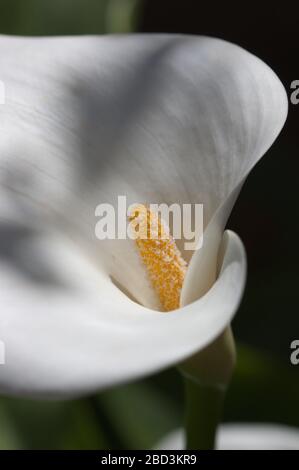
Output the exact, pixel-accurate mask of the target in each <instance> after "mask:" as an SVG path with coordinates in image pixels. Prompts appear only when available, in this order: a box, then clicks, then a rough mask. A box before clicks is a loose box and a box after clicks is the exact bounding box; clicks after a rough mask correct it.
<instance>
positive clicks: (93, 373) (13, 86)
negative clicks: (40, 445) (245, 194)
mask: <svg viewBox="0 0 299 470" xmlns="http://www.w3.org/2000/svg"><path fill="white" fill-rule="evenodd" d="M0 79H1V80H2V81H3V82H4V83H5V87H6V104H5V105H3V106H1V107H0V235H1V240H2V242H1V251H0V286H1V287H0V328H1V330H0V331H1V333H0V339H2V340H3V341H4V342H5V346H6V364H5V365H4V366H0V386H1V388H2V390H4V391H6V392H11V393H28V394H36V395H41V396H44V395H53V396H54V395H55V396H59V395H65V394H70V395H74V394H80V393H83V392H86V391H91V390H96V389H98V388H100V387H104V386H109V385H111V384H113V383H116V382H120V381H123V380H128V379H130V378H133V377H137V376H139V375H144V374H146V373H150V372H153V371H155V370H157V369H160V368H162V367H166V366H168V365H170V364H172V363H175V362H177V361H179V360H182V359H184V358H185V357H187V356H188V355H190V354H191V353H192V352H194V351H196V350H199V349H200V348H202V347H204V346H206V345H207V344H208V343H209V342H210V341H212V340H213V339H214V338H215V337H216V336H217V335H218V334H219V333H220V332H221V331H222V330H223V329H224V328H225V326H226V325H227V324H228V323H229V322H230V320H231V318H232V316H233V315H234V313H235V311H236V309H237V306H238V303H239V300H240V296H241V293H242V290H243V285H244V279H245V256H244V251H243V248H242V244H241V242H240V241H239V239H238V238H237V237H236V235H234V234H232V233H229V234H227V235H226V237H225V241H224V245H223V246H224V248H223V251H224V260H223V264H221V265H220V266H219V269H220V275H219V279H218V280H217V282H215V284H214V285H213V287H212V288H211V289H210V290H209V291H208V292H207V294H206V295H205V296H204V297H202V298H201V299H200V300H198V301H196V302H195V303H193V304H192V305H187V306H186V307H184V308H183V309H182V310H179V311H176V312H173V313H170V314H167V315H164V314H157V313H156V312H153V311H151V310H149V309H145V308H144V307H141V306H139V305H137V304H135V303H134V302H132V301H130V300H129V299H128V298H127V297H126V296H125V295H124V294H122V292H120V291H119V290H118V289H117V288H116V287H115V286H114V284H113V283H112V282H111V281H110V276H111V277H113V278H114V279H115V280H116V282H117V283H119V284H121V285H122V286H123V287H124V288H125V289H126V290H127V291H129V292H130V294H131V295H132V296H134V297H135V298H136V299H138V301H139V302H141V303H142V304H144V305H146V306H148V307H153V305H154V299H153V297H154V296H153V294H152V290H151V288H150V286H149V284H147V283H146V282H145V275H144V271H143V269H142V265H141V263H140V260H139V258H138V255H137V253H136V251H135V249H134V246H133V244H132V243H131V242H128V241H120V242H117V241H110V242H107V243H106V242H101V243H100V242H98V241H97V240H96V239H95V236H94V228H95V223H96V219H95V208H96V206H97V205H98V204H99V203H106V202H111V203H115V202H116V199H117V196H118V195H126V196H127V198H128V202H129V203H131V202H143V203H147V202H156V203H160V202H163V203H173V202H179V203H188V202H191V203H203V204H204V214H205V226H206V227H207V230H208V227H212V229H211V231H212V232H213V237H214V233H215V234H216V235H215V237H214V239H215V242H213V244H212V248H211V249H210V250H209V252H210V253H211V256H210V255H209V256H206V261H204V262H200V263H198V262H196V269H195V270H193V274H192V275H191V274H190V275H189V276H188V277H189V281H188V285H189V286H190V285H191V288H190V292H191V293H190V295H189V294H188V296H189V300H188V299H187V301H185V303H189V301H190V299H192V300H195V299H197V298H198V297H199V295H201V294H203V293H204V292H206V291H207V289H208V288H209V287H210V285H211V282H210V281H209V282H206V281H205V276H206V279H210V278H211V279H212V280H213V281H214V277H215V265H216V258H217V256H218V248H219V244H220V240H221V237H222V230H223V227H224V224H225V221H226V218H227V216H228V214H229V211H230V209H231V205H232V204H233V200H234V197H235V195H236V194H235V193H236V192H237V190H238V189H239V187H240V185H241V183H242V181H243V179H244V178H245V176H246V175H247V173H248V171H249V170H250V169H251V168H252V166H253V165H254V164H255V163H256V161H257V160H258V159H259V158H260V157H261V156H262V154H263V153H264V152H265V151H266V150H267V148H268V147H269V146H270V145H271V144H272V142H273V140H274V139H275V137H276V136H277V134H278V133H279V131H280V129H281V127H282V125H283V122H284V120H285V117H286V110H287V100H286V95H285V92H284V90H283V87H282V85H281V83H280V82H279V80H278V79H277V77H276V76H275V74H274V73H273V72H272V71H271V70H270V69H269V68H268V67H267V66H266V65H265V64H264V63H262V62H261V61H260V60H259V59H257V58H256V57H254V56H252V55H251V54H249V53H247V52H246V51H244V50H242V49H241V48H239V47H237V46H234V45H232V44H229V43H226V42H224V41H221V40H217V39H211V38H194V37H183V36H165V35H158V36H155V35H153V36H124V37H122V36H120V37H99V38H96V37H85V38H59V39H57V38H54V39H47V38H44V39H40V38H38V39H37V38H36V39H29V38H27V39H25V38H8V37H1V38H0ZM227 200H228V201H230V204H226V203H225V201H227ZM223 207H224V209H223ZM217 214H220V216H218V215H217ZM216 219H217V223H216V224H215V226H217V227H218V231H216V232H215V230H214V222H213V221H214V220H216ZM213 237H212V236H211V239H212V238H213ZM70 238H71V239H72V240H73V241H72V242H71V241H70V240H69V239H70ZM208 238H209V240H210V237H208ZM209 240H207V243H211V241H209ZM201 256H202V255H201ZM89 260H90V261H89ZM198 265H199V266H200V267H198ZM210 273H212V274H211V275H210ZM190 277H191V281H190ZM199 278H200V279H201V281H200V283H202V285H201V286H198V285H195V284H196V282H197V281H196V279H199ZM194 283H195V284H194ZM194 292H195V293H194ZM188 296H187V297H188Z"/></svg>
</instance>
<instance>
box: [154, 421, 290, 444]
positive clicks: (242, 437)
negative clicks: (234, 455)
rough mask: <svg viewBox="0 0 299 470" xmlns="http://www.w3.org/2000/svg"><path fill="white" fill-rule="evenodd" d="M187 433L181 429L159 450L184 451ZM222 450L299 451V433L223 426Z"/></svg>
mask: <svg viewBox="0 0 299 470" xmlns="http://www.w3.org/2000/svg"><path fill="white" fill-rule="evenodd" d="M184 440H185V439H184V432H183V430H182V429H177V430H176V431H173V432H171V433H170V434H168V435H167V436H165V437H164V438H163V439H162V440H161V441H160V442H159V443H157V445H156V446H155V449H157V450H158V449H159V450H181V449H184ZM217 449H218V450H296V449H297V450H298V449H299V430H298V429H296V428H291V427H289V426H284V425H281V424H273V423H269V424H268V423H228V424H222V425H221V426H219V430H218V433H217Z"/></svg>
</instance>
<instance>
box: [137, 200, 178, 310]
mask: <svg viewBox="0 0 299 470" xmlns="http://www.w3.org/2000/svg"><path fill="white" fill-rule="evenodd" d="M129 220H130V225H131V228H133V230H134V236H135V242H136V245H137V247H138V251H139V254H140V256H141V259H142V261H143V263H144V264H145V266H146V268H147V272H148V276H149V278H150V281H151V283H152V285H153V288H154V290H155V292H156V293H157V295H158V297H159V300H160V303H161V306H162V308H163V309H164V310H165V311H166V312H169V311H170V310H175V309H177V308H179V306H180V294H181V289H182V285H183V281H184V277H185V274H186V269H187V263H186V262H185V261H184V259H183V258H182V256H181V253H180V251H179V250H178V248H177V246H176V244H175V241H174V240H173V238H172V236H171V235H170V233H169V230H168V227H167V226H166V225H165V224H164V222H163V221H162V220H161V217H160V216H159V215H158V214H157V213H155V212H153V211H151V210H150V209H149V208H148V207H147V206H145V205H143V204H136V205H135V206H134V209H133V210H132V212H131V214H130V215H129Z"/></svg>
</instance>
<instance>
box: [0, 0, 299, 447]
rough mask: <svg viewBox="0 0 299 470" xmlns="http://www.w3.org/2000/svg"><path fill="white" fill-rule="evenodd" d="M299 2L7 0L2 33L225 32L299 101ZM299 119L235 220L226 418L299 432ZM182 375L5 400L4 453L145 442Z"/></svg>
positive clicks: (0, 422)
mask: <svg viewBox="0 0 299 470" xmlns="http://www.w3.org/2000/svg"><path fill="white" fill-rule="evenodd" d="M298 19H299V5H296V4H295V3H294V2H278V3H277V4H276V3H274V2H261V1H259V2H252V1H250V2H240V1H239V2H235V1H226V2H200V1H198V0H143V1H141V0H140V1H138V0H98V1H97V0H72V1H71V0H59V1H58V0H52V1H47V0H44V1H42V0H26V1H24V0H0V33H7V34H22V35H27V34H30V35H52V34H83V33H89V34H96V33H105V32H115V31H121V32H126V31H130V30H135V31H141V32H173V33H188V34H205V35H211V36H217V37H219V38H223V39H226V40H229V41H232V42H235V43H237V44H239V45H240V46H243V47H244V48H246V49H248V50H249V51H250V52H253V53H254V54H256V55H257V56H259V57H260V58H261V59H263V60H264V61H265V62H267V63H268V64H269V65H270V66H271V67H272V68H273V69H274V71H275V72H276V73H277V74H278V76H279V77H280V79H281V80H282V82H283V83H284V85H285V88H286V90H287V93H288V95H289V96H290V94H291V90H290V84H291V82H292V81H293V80H296V79H297V80H299V70H298V66H297V64H298V61H299V47H298V43H299V38H298V33H297V30H298ZM298 122H299V104H298V105H297V106H295V105H292V104H291V103H290V109H289V117H288V120H287V123H286V126H285V128H284V130H283V132H282V134H281V135H280V137H279V139H278V140H277V141H276V142H275V144H274V145H273V147H272V148H271V149H270V150H269V152H268V154H267V155H266V156H265V157H264V158H263V159H262V161H261V162H260V163H259V164H258V165H257V166H256V168H255V169H254V170H253V172H252V173H251V175H250V177H249V179H248V180H247V182H246V184H245V186H244V188H243V190H242V192H241V195H240V197H239V199H238V202H237V204H236V206H235V208H234V211H233V213H232V216H231V218H230V220H229V223H228V227H229V228H231V229H233V230H235V231H236V232H237V233H238V234H239V235H240V236H241V238H242V239H243V241H244V243H245V246H246V249H247V254H248V268H249V269H248V283H247V287H246V292H245V296H244V299H243V302H242V305H241V308H240V311H239V313H238V315H237V317H236V319H235V320H234V323H233V327H234V331H235V335H236V339H237V342H238V358H239V359H238V365H237V369H236V373H235V376H234V379H233V383H232V386H231V388H230V391H229V393H228V397H227V402H226V406H225V413H224V420H225V421H267V422H280V423H285V424H289V425H292V426H297V427H299V407H298V400H299V365H298V366H297V367H296V366H292V365H291V364H290V359H289V356H290V343H291V341H292V340H293V339H298V338H299V315H298V300H297V297H298V291H299V286H298V266H299V256H298V240H299V233H298V221H297V214H298V208H297V204H298V196H297V194H298V170H299V167H298V149H299V137H298V131H297V129H298ZM182 416H183V389H182V384H181V378H180V376H179V374H178V373H177V371H176V370H175V369H170V370H168V371H165V372H163V373H160V374H157V375H156V376H154V377H151V378H149V379H146V380H140V381H138V382H135V383H132V384H130V385H125V386H122V387H118V388H115V389H112V390H108V391H106V392H104V393H101V394H98V395H96V396H93V397H90V398H88V399H82V400H76V401H71V402H67V403H63V402H60V403H42V402H34V401H30V400H19V399H18V400H17V399H12V398H4V397H3V398H1V399H0V448H20V447H21V448H79V449H80V448H105V447H106V448H107V447H108V446H109V447H110V448H121V447H123V448H139V447H140V448H144V447H149V446H151V445H153V444H154V442H155V441H156V440H157V439H158V438H160V437H161V436H162V435H163V434H164V433H165V432H167V431H169V430H171V429H173V428H174V427H176V426H179V425H181V424H182Z"/></svg>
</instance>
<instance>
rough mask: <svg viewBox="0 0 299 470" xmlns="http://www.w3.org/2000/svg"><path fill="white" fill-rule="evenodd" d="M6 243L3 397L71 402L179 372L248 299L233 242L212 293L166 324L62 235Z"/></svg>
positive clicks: (18, 234) (10, 230)
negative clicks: (171, 369) (174, 368)
mask: <svg viewBox="0 0 299 470" xmlns="http://www.w3.org/2000/svg"><path fill="white" fill-rule="evenodd" d="M5 231H6V232H5ZM1 233H2V236H3V240H4V242H5V245H4V246H3V243H2V244H1V247H2V252H1V261H2V263H1V271H0V284H1V306H2V308H1V317H0V318H1V320H0V326H1V340H2V341H4V344H5V349H6V363H5V365H1V366H0V388H1V390H2V392H5V393H13V394H28V395H31V396H41V397H43V396H45V397H52V396H53V397H60V396H74V395H79V394H82V393H86V392H91V391H95V390H98V389H100V388H103V387H107V386H110V385H112V384H115V383H118V382H121V381H127V380H129V379H133V378H136V377H139V376H144V375H146V374H149V373H152V372H154V371H157V370H159V369H162V368H165V367H167V366H169V365H171V364H175V363H177V362H178V361H181V360H183V359H184V358H186V357H187V356H189V355H190V354H192V353H193V352H195V351H197V350H200V349H201V348H203V347H205V346H206V345H207V344H208V343H209V342H210V341H212V340H213V339H214V338H215V337H217V336H218V335H219V334H220V333H221V331H222V330H223V329H224V328H225V326H226V325H227V324H228V323H229V322H230V320H231V318H232V316H233V315H234V313H235V312H236V310H237V308H238V304H239V301H240V298H241V295H242V290H243V286H244V281H245V264H246V263H245V255H244V249H243V246H242V244H241V242H240V240H239V238H238V237H237V236H236V235H235V234H233V233H232V232H226V234H225V237H224V243H223V261H222V263H221V271H220V274H219V278H218V279H217V281H216V282H215V284H214V285H213V287H212V288H211V289H210V290H209V292H208V293H207V294H206V295H205V296H203V297H202V298H201V299H200V300H198V301H196V302H194V303H193V304H191V305H188V306H186V307H184V308H183V309H181V310H177V311H174V312H170V313H168V314H159V313H157V312H154V311H151V310H148V309H146V308H144V307H142V306H140V305H138V304H136V303H135V302H133V301H131V300H130V299H129V298H128V297H127V296H126V295H125V294H123V293H122V292H121V291H120V290H119V289H118V288H117V287H116V286H115V285H114V284H113V283H112V282H111V281H110V280H109V279H108V278H107V276H106V275H105V273H103V272H102V273H101V272H99V271H98V269H96V268H95V266H94V265H93V264H92V262H89V261H88V260H87V259H86V257H85V256H82V254H81V252H80V248H79V247H78V246H77V245H76V244H74V243H73V242H71V241H69V240H66V239H62V238H61V237H60V236H58V235H57V234H56V233H51V234H50V233H46V234H45V233H42V234H41V233H37V232H34V231H33V230H32V229H30V228H28V229H25V227H22V228H20V227H16V226H14V227H13V226H11V225H6V226H4V224H2V227H1ZM12 248H13V249H12ZM28 261H29V262H28Z"/></svg>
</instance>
